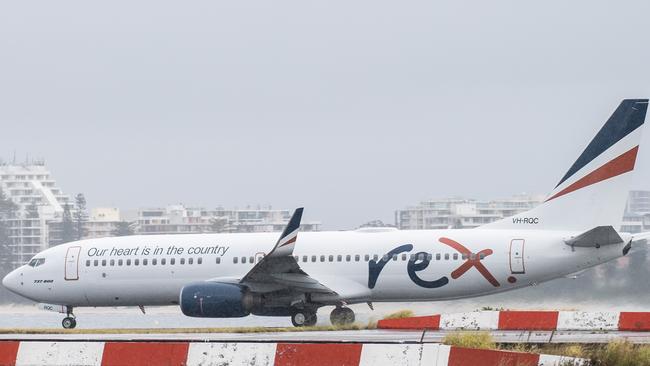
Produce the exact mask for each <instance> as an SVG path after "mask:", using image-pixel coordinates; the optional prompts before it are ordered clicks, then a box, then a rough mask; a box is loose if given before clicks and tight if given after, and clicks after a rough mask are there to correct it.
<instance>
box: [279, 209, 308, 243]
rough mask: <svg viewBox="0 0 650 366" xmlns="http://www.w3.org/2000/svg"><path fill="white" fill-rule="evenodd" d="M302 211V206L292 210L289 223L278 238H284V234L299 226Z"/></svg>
mask: <svg viewBox="0 0 650 366" xmlns="http://www.w3.org/2000/svg"><path fill="white" fill-rule="evenodd" d="M302 211H303V208H302V207H299V208H297V209H296V211H294V212H293V216H291V220H289V223H288V224H287V226H286V227H285V228H284V231H283V232H282V235H280V240H282V239H284V237H285V236H287V235H289V234H291V233H292V232H294V231H296V229H298V228H299V227H300V220H301V219H302Z"/></svg>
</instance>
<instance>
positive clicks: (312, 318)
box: [291, 309, 316, 327]
mask: <svg viewBox="0 0 650 366" xmlns="http://www.w3.org/2000/svg"><path fill="white" fill-rule="evenodd" d="M291 323H292V324H293V326H294V327H305V326H306V327H309V326H312V325H314V324H316V312H314V311H313V310H309V309H296V310H295V311H294V312H293V314H291Z"/></svg>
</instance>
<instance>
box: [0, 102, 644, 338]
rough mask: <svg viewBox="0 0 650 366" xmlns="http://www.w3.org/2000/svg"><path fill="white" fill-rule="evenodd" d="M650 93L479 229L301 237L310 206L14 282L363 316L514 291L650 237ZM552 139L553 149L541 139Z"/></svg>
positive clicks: (68, 310)
mask: <svg viewBox="0 0 650 366" xmlns="http://www.w3.org/2000/svg"><path fill="white" fill-rule="evenodd" d="M647 108H648V99H625V100H623V101H622V102H621V103H620V105H619V106H618V107H617V108H616V110H615V111H614V113H613V114H612V115H611V117H610V118H609V119H608V120H607V122H606V123H605V125H604V126H603V127H602V128H601V129H600V130H599V131H598V133H597V134H596V136H595V137H594V138H593V139H592V140H591V142H590V143H589V144H588V145H587V147H586V148H585V149H584V151H583V152H582V154H581V155H580V156H579V157H578V159H577V160H576V161H575V162H574V164H573V165H571V167H570V168H569V170H568V171H567V173H566V174H565V175H564V176H563V177H562V178H561V179H560V181H559V183H558V184H557V185H556V186H555V188H553V189H552V191H551V193H550V194H549V195H548V198H546V200H545V201H544V202H543V203H541V204H540V205H538V206H536V207H535V208H533V209H531V210H529V211H527V212H523V213H520V214H517V215H515V216H513V217H509V218H505V219H502V220H499V221H496V222H493V223H489V224H486V225H483V226H481V227H478V228H473V229H448V230H397V229H395V228H366V229H359V230H352V231H330V232H303V233H300V234H299V229H300V221H301V217H302V213H303V209H302V208H298V209H296V210H295V212H294V214H293V216H292V217H291V219H290V221H289V223H288V224H287V226H286V227H285V229H284V231H283V232H282V233H281V234H280V236H279V239H277V238H278V237H277V235H278V234H277V233H227V234H190V235H137V236H126V237H108V238H101V239H87V240H81V241H75V242H71V243H67V244H62V245H58V246H55V247H51V248H49V249H47V250H44V251H42V252H40V253H38V254H37V255H35V256H34V257H33V258H32V259H31V260H30V261H29V262H28V263H27V264H25V265H23V266H21V267H19V268H17V269H15V270H14V271H12V272H11V273H9V274H8V275H7V276H6V277H4V278H3V280H2V284H3V285H4V286H5V287H6V288H8V289H9V290H10V291H12V292H14V293H16V294H19V295H21V296H23V297H26V298H28V299H31V300H33V301H35V302H38V303H41V305H40V306H41V307H42V308H43V309H49V310H58V311H60V312H61V313H65V314H66V316H65V318H64V319H63V321H62V326H63V328H66V329H70V328H74V327H75V326H76V324H77V321H76V318H75V316H74V313H73V309H74V308H76V307H116V306H140V307H141V309H144V306H161V305H170V306H172V305H173V306H180V310H181V311H182V312H183V314H185V315H187V316H190V317H204V318H233V317H245V316H248V315H249V314H255V315H261V316H280V317H291V322H292V323H293V325H294V326H298V327H299V326H311V325H314V324H316V321H317V315H316V313H317V310H318V309H319V308H321V307H325V306H333V307H334V308H333V310H332V311H331V313H330V321H331V322H332V323H333V324H350V323H353V322H354V321H355V314H354V311H353V310H352V309H350V308H349V307H348V306H349V305H351V304H362V303H367V304H368V306H370V308H371V309H372V304H373V303H375V302H403V301H409V302H411V301H437V300H450V299H460V298H468V297H475V296H482V295H487V294H493V293H497V292H502V291H509V290H514V289H518V288H522V287H526V286H531V285H535V284H538V283H541V282H545V281H549V280H552V279H556V278H561V277H565V276H569V275H571V274H573V273H578V272H581V271H584V270H585V269H587V268H590V267H593V266H596V265H599V264H601V263H605V262H608V261H611V260H614V259H617V258H619V257H622V256H625V255H627V254H628V252H629V250H630V248H631V246H632V243H633V242H635V245H636V243H642V242H645V239H647V238H648V237H650V233H642V234H634V235H633V234H629V233H624V232H619V231H617V230H616V228H618V227H619V225H620V222H621V220H622V217H623V211H624V207H625V203H626V197H627V192H628V189H629V182H630V178H631V175H632V174H631V173H632V172H633V170H634V166H635V162H636V157H637V152H638V148H639V141H640V138H641V131H642V126H643V124H644V122H645V115H646V111H647ZM541 147H542V148H550V147H549V146H541Z"/></svg>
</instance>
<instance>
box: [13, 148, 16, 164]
mask: <svg viewBox="0 0 650 366" xmlns="http://www.w3.org/2000/svg"><path fill="white" fill-rule="evenodd" d="M13 165H16V149H14V160H13Z"/></svg>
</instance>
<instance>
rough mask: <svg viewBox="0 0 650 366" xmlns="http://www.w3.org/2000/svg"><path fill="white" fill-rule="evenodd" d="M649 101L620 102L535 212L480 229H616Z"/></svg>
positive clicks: (619, 220) (521, 214)
mask: <svg viewBox="0 0 650 366" xmlns="http://www.w3.org/2000/svg"><path fill="white" fill-rule="evenodd" d="M647 109H648V99H625V100H623V101H622V102H621V104H620V105H619V106H618V108H616V111H614V113H613V114H612V116H611V117H610V118H609V119H608V120H607V122H606V123H605V125H604V126H603V128H601V129H600V131H599V132H598V134H597V135H596V137H594V139H593V140H591V142H590V143H589V145H588V146H587V148H586V149H585V150H584V151H583V152H582V154H581V155H580V157H578V160H576V161H575V163H573V165H572V166H571V168H569V171H567V173H566V174H565V175H564V176H563V177H562V179H560V182H559V183H558V184H557V186H555V188H554V189H553V191H552V192H551V193H550V194H549V196H548V198H547V199H546V200H545V201H544V202H543V203H542V204H541V205H539V206H537V207H535V208H534V209H532V210H530V211H527V212H524V213H520V214H517V215H515V216H513V217H509V218H506V219H503V220H500V221H497V222H494V223H491V224H487V225H485V226H483V227H484V228H490V229H515V228H516V229H545V230H580V231H584V230H587V229H591V228H594V227H597V226H610V225H611V226H613V227H615V228H618V227H620V223H621V221H622V219H623V211H624V210H625V201H626V199H627V195H628V190H629V189H630V187H629V184H630V178H631V174H626V173H630V172H632V171H633V170H634V163H635V161H636V155H637V152H638V150H639V141H640V139H641V130H642V128H641V127H642V125H643V123H644V121H645V115H646V111H647Z"/></svg>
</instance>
